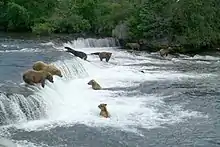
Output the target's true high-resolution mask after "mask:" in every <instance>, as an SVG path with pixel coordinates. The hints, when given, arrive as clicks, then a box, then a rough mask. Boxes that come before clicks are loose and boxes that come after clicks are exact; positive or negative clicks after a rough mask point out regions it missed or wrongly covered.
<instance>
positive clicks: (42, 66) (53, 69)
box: [32, 61, 63, 77]
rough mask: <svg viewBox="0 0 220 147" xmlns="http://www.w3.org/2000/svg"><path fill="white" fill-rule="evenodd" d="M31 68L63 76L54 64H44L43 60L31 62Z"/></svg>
mask: <svg viewBox="0 0 220 147" xmlns="http://www.w3.org/2000/svg"><path fill="white" fill-rule="evenodd" d="M32 68H33V70H36V71H40V70H44V71H47V72H50V74H52V75H57V76H59V77H63V75H62V73H61V71H60V70H59V69H58V68H57V67H56V66H54V65H52V64H46V63H44V62H43V61H37V62H35V63H34V64H33V66H32Z"/></svg>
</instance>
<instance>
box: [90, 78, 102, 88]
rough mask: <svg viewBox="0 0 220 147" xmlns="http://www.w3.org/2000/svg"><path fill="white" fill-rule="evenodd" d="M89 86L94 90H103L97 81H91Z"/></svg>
mask: <svg viewBox="0 0 220 147" xmlns="http://www.w3.org/2000/svg"><path fill="white" fill-rule="evenodd" d="M87 84H88V85H92V89H94V90H101V89H102V87H101V86H100V85H99V84H98V83H97V82H96V81H95V80H90V81H89V82H88V83H87Z"/></svg>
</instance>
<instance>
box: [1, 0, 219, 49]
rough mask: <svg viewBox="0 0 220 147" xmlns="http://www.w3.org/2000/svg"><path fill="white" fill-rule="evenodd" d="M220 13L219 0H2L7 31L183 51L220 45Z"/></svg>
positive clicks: (4, 27)
mask: <svg viewBox="0 0 220 147" xmlns="http://www.w3.org/2000/svg"><path fill="white" fill-rule="evenodd" d="M219 16H220V1H219V0H31V1H30V0H1V1H0V29H1V30H3V31H7V32H10V31H11V32H33V33H36V34H50V33H90V34H96V35H103V36H113V37H117V38H119V39H124V40H129V41H136V42H138V40H140V39H144V40H145V42H151V45H152V44H154V45H155V44H156V46H161V45H163V44H165V45H175V46H180V51H183V48H184V51H192V50H200V51H201V50H208V49H212V48H217V47H219V42H220V17H219ZM158 44H159V45H158Z"/></svg>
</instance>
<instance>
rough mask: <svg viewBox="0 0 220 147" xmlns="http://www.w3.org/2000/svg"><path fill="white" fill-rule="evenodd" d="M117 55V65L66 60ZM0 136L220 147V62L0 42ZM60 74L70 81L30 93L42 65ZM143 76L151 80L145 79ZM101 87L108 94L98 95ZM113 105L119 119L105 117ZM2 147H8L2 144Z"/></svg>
mask: <svg viewBox="0 0 220 147" xmlns="http://www.w3.org/2000/svg"><path fill="white" fill-rule="evenodd" d="M64 46H69V47H73V48H76V50H80V51H84V52H85V53H87V54H90V53H92V52H97V51H110V52H112V53H113V55H112V58H111V59H110V61H109V63H106V62H101V61H99V58H98V56H95V55H88V60H89V61H90V62H87V61H84V60H81V59H79V58H76V57H74V56H73V55H71V54H69V53H66V52H64V51H63V50H64ZM0 57H1V58H0V67H1V70H0V91H1V93H0V136H1V137H4V138H8V139H10V140H11V141H13V142H14V143H16V144H17V145H18V146H21V147H34V146H37V147H38V146H50V147H51V146H54V147H58V146H59V147H61V146H65V147H73V146H77V147H88V146H90V147H99V146H105V147H107V146H108V147H151V146H152V147H167V146H169V147H171V146H172V147H174V146H176V147H187V146H189V147H191V146H194V147H215V146H220V141H219V139H220V121H219V120H220V100H219V94H220V90H219V88H220V86H219V84H220V80H219V77H220V76H219V73H220V64H219V62H220V58H219V57H217V56H199V55H196V56H195V57H188V56H183V55H181V56H180V57H179V58H172V57H167V58H166V59H164V58H161V57H159V54H157V53H154V54H148V53H143V52H134V53H131V52H126V51H125V50H122V49H119V44H118V42H117V40H114V39H112V38H104V39H92V38H88V39H82V38H78V39H77V40H73V41H72V42H68V43H62V42H56V41H55V40H50V41H48V40H43V39H38V40H37V39H30V38H29V39H28V38H26V39H24V38H23V39H18V38H14V39H13V38H6V37H4V36H2V37H1V38H0ZM38 60H42V61H45V62H48V63H53V64H55V65H56V66H57V67H59V68H60V69H61V71H62V73H63V75H64V77H63V78H60V77H57V76H55V77H54V78H55V80H54V81H55V82H54V83H49V82H46V86H45V88H42V87H40V85H37V86H29V88H28V87H25V86H24V83H23V81H22V78H21V75H22V73H23V72H24V71H25V70H27V69H29V68H31V67H32V64H33V63H34V62H35V61H38ZM141 70H143V71H144V73H142V72H140V71H141ZM91 79H95V80H96V81H98V82H99V84H100V85H101V86H102V87H104V88H105V90H100V91H94V90H92V89H91V87H90V86H89V85H87V83H88V81H89V80H91ZM100 103H106V104H107V108H108V110H109V112H110V113H111V118H109V119H104V118H101V117H99V111H100V110H99V109H98V105H99V104H100ZM0 144H1V143H0Z"/></svg>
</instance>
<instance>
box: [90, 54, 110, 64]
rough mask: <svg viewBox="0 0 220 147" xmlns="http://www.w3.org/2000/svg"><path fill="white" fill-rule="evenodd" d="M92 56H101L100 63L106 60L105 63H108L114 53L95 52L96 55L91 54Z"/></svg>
mask: <svg viewBox="0 0 220 147" xmlns="http://www.w3.org/2000/svg"><path fill="white" fill-rule="evenodd" d="M91 55H99V58H100V61H102V60H103V59H105V61H106V62H108V61H109V60H110V58H111V56H112V53H110V52H95V53H91Z"/></svg>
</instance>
